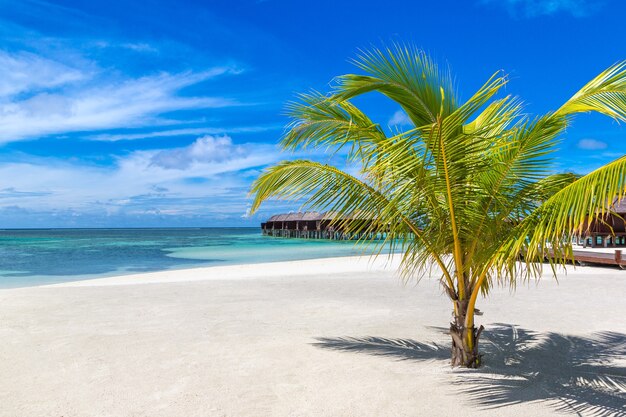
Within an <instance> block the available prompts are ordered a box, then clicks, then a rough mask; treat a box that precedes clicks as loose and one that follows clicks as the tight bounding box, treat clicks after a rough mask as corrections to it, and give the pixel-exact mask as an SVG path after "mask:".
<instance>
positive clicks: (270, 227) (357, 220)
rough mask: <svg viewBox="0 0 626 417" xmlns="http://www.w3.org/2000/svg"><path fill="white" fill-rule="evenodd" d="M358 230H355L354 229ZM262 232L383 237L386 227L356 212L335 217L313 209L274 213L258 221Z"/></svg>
mask: <svg viewBox="0 0 626 417" xmlns="http://www.w3.org/2000/svg"><path fill="white" fill-rule="evenodd" d="M355 230H358V232H354V231H355ZM261 231H262V232H263V235H264V236H274V237H292V238H301V239H333V240H352V239H384V238H386V231H385V230H384V228H381V227H378V226H376V222H375V221H373V220H371V219H367V218H365V217H363V216H359V215H358V214H355V215H352V216H343V217H339V216H337V215H336V214H334V213H331V212H326V213H319V212H316V211H308V212H298V213H287V214H276V215H274V216H272V217H270V218H269V219H268V220H267V221H266V222H264V223H261Z"/></svg>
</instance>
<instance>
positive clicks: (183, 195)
mask: <svg viewBox="0 0 626 417" xmlns="http://www.w3.org/2000/svg"><path fill="white" fill-rule="evenodd" d="M282 157H283V155H280V154H279V153H278V152H276V151H275V149H274V147H273V146H272V145H266V144H254V143H245V144H240V145H236V144H233V142H232V140H231V139H230V138H229V137H227V136H221V137H213V136H205V137H202V138H199V139H198V140H196V141H195V142H193V143H192V144H190V145H189V146H185V147H180V148H174V149H161V150H152V151H136V152H133V153H131V154H129V155H127V156H125V157H120V158H118V159H117V161H116V163H115V164H114V165H113V166H109V167H94V166H87V165H84V164H80V163H70V162H67V161H62V160H59V159H52V158H45V159H32V160H31V161H27V162H13V163H4V164H0V209H1V208H6V207H11V206H19V207H23V208H25V209H29V210H40V211H47V212H52V211H55V210H60V211H66V212H67V211H72V210H73V211H77V212H80V213H83V214H85V215H94V214H98V213H101V212H103V211H104V212H108V213H119V212H120V211H128V210H131V211H132V212H133V213H135V214H137V213H138V212H139V211H141V210H157V209H158V210H179V211H180V212H185V213H188V214H190V213H191V214H193V213H195V214H198V213H204V214H206V213H211V212H214V211H220V210H223V211H224V212H229V210H230V212H232V211H234V213H232V214H234V215H235V216H240V215H241V214H243V213H244V212H245V204H246V202H247V201H246V194H247V191H248V187H249V183H250V180H251V177H250V176H249V175H247V174H246V172H247V171H248V170H250V171H251V172H253V173H254V174H256V172H257V171H256V169H255V168H258V167H263V166H266V165H269V164H271V163H274V162H276V161H277V160H279V159H282ZM207 200H210V204H208V201H207ZM237 207H240V208H241V211H240V212H237Z"/></svg>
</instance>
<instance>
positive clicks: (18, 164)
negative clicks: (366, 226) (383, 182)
mask: <svg viewBox="0 0 626 417" xmlns="http://www.w3.org/2000/svg"><path fill="white" fill-rule="evenodd" d="M625 15H626V2H623V1H622V0H601V1H584V0H466V1H460V0H459V1H447V0H440V1H436V2H433V1H416V0H413V1H394V0H387V1H385V2H363V1H332V2H331V1H325V0H322V1H316V2H304V1H297V0H291V1H289V0H249V1H247V0H246V1H244V0H241V1H237V0H231V1H221V0H213V1H203V2H200V1H199V2H192V1H181V0H179V1H133V2H128V1H117V0H109V1H107V2H89V1H63V2H46V1H39V0H35V1H31V0H21V1H15V0H10V1H4V0H0V227H3V228H7V227H142V226H257V225H258V223H259V221H260V219H262V218H264V217H265V216H267V215H268V214H269V213H272V212H276V211H281V210H289V209H297V207H296V206H289V205H285V204H268V205H267V206H265V207H264V208H263V209H262V210H261V212H260V213H259V214H258V215H255V216H251V217H246V216H245V214H246V211H247V207H248V206H249V199H248V197H247V192H248V189H249V185H250V183H251V181H252V180H253V179H254V178H255V177H256V176H257V175H258V173H259V172H260V171H261V170H262V169H263V168H264V167H266V166H268V165H270V164H272V163H275V162H277V161H279V160H281V159H284V158H291V157H293V155H289V154H281V153H280V152H279V150H278V149H277V147H276V143H277V141H278V139H279V138H280V136H281V134H282V133H283V127H284V126H285V124H286V123H287V122H288V121H287V119H286V118H285V117H284V116H283V115H282V110H283V108H284V104H285V102H287V101H288V100H290V99H292V98H293V97H294V95H295V93H297V92H304V91H307V90H309V89H317V90H321V91H324V90H327V89H328V88H329V87H328V85H329V82H330V81H331V79H332V78H333V77H334V76H337V75H340V74H343V73H347V72H353V71H354V70H355V69H354V68H353V67H352V66H351V64H350V63H349V62H348V60H349V58H351V57H353V56H354V55H355V53H356V52H357V50H358V49H359V48H367V47H369V46H371V45H374V46H381V45H383V44H389V43H392V42H405V43H413V44H415V45H417V46H418V47H420V48H422V49H424V50H426V51H427V52H429V53H430V54H431V55H432V56H433V57H435V58H436V59H437V60H438V62H440V64H441V65H447V66H449V67H450V69H451V70H452V72H453V74H454V75H455V79H456V81H457V83H458V86H459V94H460V95H461V97H462V98H467V97H468V96H469V95H470V94H471V93H472V91H473V90H475V89H476V88H478V87H479V86H480V85H481V84H482V83H483V82H484V81H485V80H486V79H487V78H488V77H489V76H490V75H491V74H492V73H493V72H495V71H497V70H504V71H506V72H507V73H509V74H510V75H511V83H510V84H509V86H507V93H511V94H515V95H519V96H521V97H522V98H523V99H524V100H525V101H526V102H527V109H528V111H529V112H531V113H540V112H545V111H548V110H550V109H555V108H557V107H558V106H559V105H560V103H562V102H563V101H564V100H566V99H567V98H569V97H570V96H571V95H572V94H573V93H574V92H575V91H576V90H577V89H578V88H580V87H581V86H582V85H583V84H584V83H585V82H586V81H588V80H589V79H590V78H592V77H593V76H595V75H597V74H598V73H599V72H600V71H602V70H603V69H605V68H606V67H608V66H609V65H611V64H613V63H615V62H617V61H620V60H624V59H626V43H625V42H624V39H626V25H624V22H623V16H625ZM359 104H361V105H362V106H363V108H364V109H366V110H367V111H368V113H369V114H370V116H371V117H372V118H374V119H375V120H377V121H378V122H379V123H381V124H382V125H390V124H395V123H401V121H402V115H401V114H398V113H397V110H398V109H397V108H395V107H394V106H393V105H392V104H391V103H388V102H387V101H385V100H382V99H380V98H377V97H368V98H366V99H363V100H362V101H361V102H360V103H359ZM625 139H626V129H625V128H624V127H622V126H619V125H617V124H616V123H614V122H612V121H610V120H606V119H603V118H600V117H597V116H584V117H580V118H578V119H577V120H576V122H575V123H574V125H573V126H572V127H571V128H570V129H569V130H568V132H567V134H566V136H565V138H564V141H563V144H562V145H561V147H560V151H559V153H558V160H557V163H556V165H555V169H556V170H559V171H575V172H579V173H586V172H589V171H590V170H592V169H594V168H596V167H598V166H600V165H601V164H603V163H606V162H608V161H610V160H612V159H614V158H616V157H617V156H620V155H622V154H624V153H626V140H625ZM314 157H317V158H320V156H319V155H317V156H314Z"/></svg>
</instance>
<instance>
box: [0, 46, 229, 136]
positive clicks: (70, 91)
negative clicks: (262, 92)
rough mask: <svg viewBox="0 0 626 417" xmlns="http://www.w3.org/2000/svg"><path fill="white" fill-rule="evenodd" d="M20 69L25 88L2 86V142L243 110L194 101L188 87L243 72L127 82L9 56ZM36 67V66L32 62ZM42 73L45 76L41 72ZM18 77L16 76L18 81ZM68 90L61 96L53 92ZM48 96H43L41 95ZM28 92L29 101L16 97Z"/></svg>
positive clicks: (224, 102) (218, 101) (219, 101)
mask: <svg viewBox="0 0 626 417" xmlns="http://www.w3.org/2000/svg"><path fill="white" fill-rule="evenodd" d="M5 59H6V60H9V61H11V62H13V64H12V65H13V67H21V68H23V71H22V72H21V73H20V77H19V78H20V79H22V78H23V79H24V80H27V81H23V82H21V83H15V85H16V87H11V84H10V83H5V84H6V86H4V87H3V85H1V84H0V88H3V89H4V91H5V93H4V94H3V95H0V142H10V141H16V140H23V139H30V138H37V137H41V136H45V135H50V134H59V133H68V132H77V131H93V130H98V129H114V128H121V127H136V126H146V125H149V124H158V120H157V119H158V116H159V115H160V114H162V113H166V112H171V111H177V110H184V109H206V108H219V107H228V106H235V105H239V104H240V103H238V102H237V101H236V100H233V99H229V98H223V97H206V96H199V97H193V96H192V97H189V96H183V95H181V94H180V92H181V90H182V89H183V88H185V87H189V86H191V85H194V84H197V83H200V82H203V81H206V80H209V79H211V78H214V77H217V76H220V75H224V74H236V73H238V69H236V68H231V67H215V68H212V69H209V70H206V71H202V72H191V71H188V72H183V73H178V74H169V73H165V72H163V73H160V74H157V75H152V76H145V77H140V78H134V79H133V78H131V79H122V80H109V79H106V80H102V79H99V78H98V77H96V76H92V77H91V78H90V79H89V80H87V81H86V82H85V78H86V76H84V74H82V73H80V72H78V71H76V70H74V69H72V68H69V67H66V66H63V65H61V64H57V63H53V62H49V61H47V60H45V59H43V58H38V57H33V56H30V55H26V56H24V55H17V56H7V55H6V54H5ZM33 62H34V63H36V64H37V65H35V66H33V65H31V63H33ZM41 68H43V69H44V70H45V71H44V72H43V75H42V74H41V73H40V71H41ZM14 78H15V77H14ZM59 85H63V86H64V88H63V89H62V91H57V90H55V89H54V88H53V87H56V86H59ZM42 89H43V90H44V91H41V90H42ZM27 90H28V91H29V92H30V93H31V94H30V95H26V97H21V96H17V97H16V96H15V94H16V93H19V92H25V91H27Z"/></svg>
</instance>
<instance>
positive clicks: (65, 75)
mask: <svg viewBox="0 0 626 417" xmlns="http://www.w3.org/2000/svg"><path fill="white" fill-rule="evenodd" d="M88 76H89V75H88V74H86V73H84V72H83V71H81V70H79V69H77V68H73V67H71V66H68V65H66V64H64V63H61V62H58V61H54V60H51V59H47V58H45V57H41V56H38V55H36V54H33V53H30V52H26V51H21V52H16V53H12V54H10V53H8V52H6V51H1V50H0V99H2V98H4V101H5V102H6V100H7V99H8V98H10V97H12V96H14V95H16V94H20V93H25V92H31V93H32V92H36V91H40V90H46V89H52V88H55V87H59V86H62V85H65V84H69V83H73V82H77V81H81V80H84V79H86V78H87V77H88Z"/></svg>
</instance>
